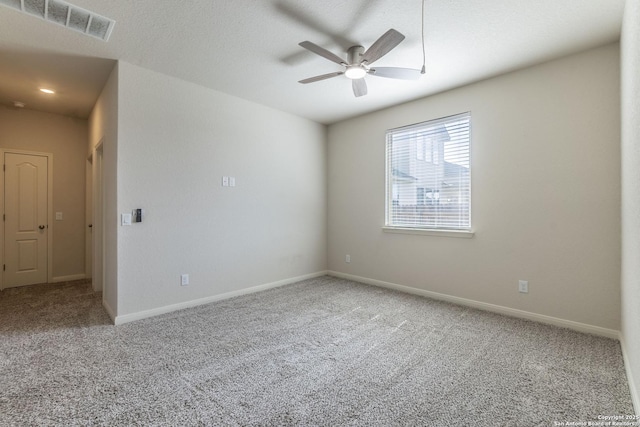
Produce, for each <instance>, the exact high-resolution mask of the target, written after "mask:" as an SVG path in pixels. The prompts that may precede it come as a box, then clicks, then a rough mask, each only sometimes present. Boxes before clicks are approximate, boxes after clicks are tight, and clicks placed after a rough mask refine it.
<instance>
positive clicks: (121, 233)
mask: <svg viewBox="0 0 640 427" xmlns="http://www.w3.org/2000/svg"><path fill="white" fill-rule="evenodd" d="M118 75H119V80H118V86H119V87H118V92H119V95H118V96H119V100H118V141H117V146H118V147H117V159H118V161H117V162H118V163H117V176H118V189H117V200H118V202H117V203H118V205H117V206H118V213H117V215H116V216H110V217H109V216H108V217H107V221H108V222H114V223H117V221H119V215H120V214H121V213H125V212H131V210H132V209H135V208H142V209H144V210H145V211H146V217H145V219H144V222H142V223H141V224H134V225H132V226H129V227H122V226H118V228H117V238H118V241H117V247H118V272H117V274H118V307H117V315H118V316H125V315H134V314H135V313H139V312H141V311H145V310H157V309H161V308H162V307H168V306H171V305H174V304H180V303H185V302H189V301H194V300H199V299H203V298H208V297H211V296H215V295H221V294H225V293H230V292H236V291H240V290H243V289H247V288H250V287H253V286H258V285H264V284H268V283H273V282H278V281H281V280H285V279H290V278H294V277H300V276H304V275H308V274H313V273H317V272H319V271H323V270H325V269H326V128H325V126H322V125H319V124H317V123H313V122H311V121H309V120H306V119H302V118H299V117H296V116H293V115H290V114H287V113H283V112H280V111H277V110H274V109H271V108H267V107H264V106H261V105H258V104H255V103H252V102H248V101H245V100H242V99H240V98H236V97H233V96H229V95H225V94H223V93H220V92H217V91H214V90H210V89H207V88H204V87H201V86H198V85H195V84H192V83H188V82H185V81H182V80H179V79H176V78H172V77H169V76H166V75H162V74H159V73H156V72H152V71H149V70H146V69H143V68H140V67H137V66H134V65H131V64H127V63H124V62H120V63H119V74H118ZM223 175H225V176H234V177H235V178H236V183H237V185H236V187H222V186H221V179H222V176H223ZM182 273H187V274H189V275H190V282H191V283H190V284H189V285H188V286H184V287H183V286H180V275H181V274H182Z"/></svg>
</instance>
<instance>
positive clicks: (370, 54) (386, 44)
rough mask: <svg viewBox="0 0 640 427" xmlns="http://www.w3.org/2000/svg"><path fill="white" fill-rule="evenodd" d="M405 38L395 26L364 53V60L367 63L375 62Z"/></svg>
mask: <svg viewBox="0 0 640 427" xmlns="http://www.w3.org/2000/svg"><path fill="white" fill-rule="evenodd" d="M402 40H404V36H403V35H402V34H400V33H399V32H398V31H396V30H394V29H393V28H392V29H390V30H389V31H387V32H386V33H384V34H383V35H382V36H380V38H379V39H378V40H376V41H375V42H374V43H373V44H372V45H371V46H370V47H369V49H367V51H366V52H365V53H364V55H362V61H363V62H364V61H366V62H367V64H373V63H374V62H375V61H377V60H378V59H380V58H382V57H383V56H385V55H386V54H387V53H389V52H390V51H391V49H393V48H394V47H396V46H398V45H399V44H400V42H401V41H402Z"/></svg>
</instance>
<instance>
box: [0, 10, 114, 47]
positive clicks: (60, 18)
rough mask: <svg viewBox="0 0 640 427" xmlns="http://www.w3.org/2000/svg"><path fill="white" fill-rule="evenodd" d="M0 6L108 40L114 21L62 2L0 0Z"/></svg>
mask: <svg viewBox="0 0 640 427" xmlns="http://www.w3.org/2000/svg"><path fill="white" fill-rule="evenodd" d="M0 5H3V6H7V7H10V8H12V9H15V10H19V11H20V12H23V13H26V14H28V15H31V16H36V17H38V18H41V19H44V20H45V21H49V22H53V23H54V24H59V25H63V26H65V27H67V28H70V29H72V30H75V31H78V32H80V33H82V34H86V35H88V36H92V37H95V38H98V39H100V40H104V41H105V42H106V41H107V40H109V36H110V35H111V31H112V30H113V26H114V25H115V24H116V21H114V20H113V19H109V18H105V17H104V16H100V15H97V14H95V13H93V12H89V11H88V10H85V9H82V8H80V7H77V6H74V5H72V4H69V3H67V2H65V1H62V0H0Z"/></svg>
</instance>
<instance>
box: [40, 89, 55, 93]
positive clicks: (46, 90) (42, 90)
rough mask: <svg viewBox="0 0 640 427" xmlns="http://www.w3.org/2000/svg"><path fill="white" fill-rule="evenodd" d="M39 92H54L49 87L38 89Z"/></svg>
mask: <svg viewBox="0 0 640 427" xmlns="http://www.w3.org/2000/svg"><path fill="white" fill-rule="evenodd" d="M40 92H44V93H50V94H51V93H55V92H54V91H52V90H51V89H40Z"/></svg>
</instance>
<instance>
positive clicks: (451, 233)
mask: <svg viewBox="0 0 640 427" xmlns="http://www.w3.org/2000/svg"><path fill="white" fill-rule="evenodd" d="M382 231H384V232H385V233H397V234H421V235H424V236H439V237H458V238H462V239H471V238H472V237H473V235H474V234H475V233H474V232H473V231H457V230H435V229H427V228H409V227H391V226H384V227H382Z"/></svg>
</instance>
